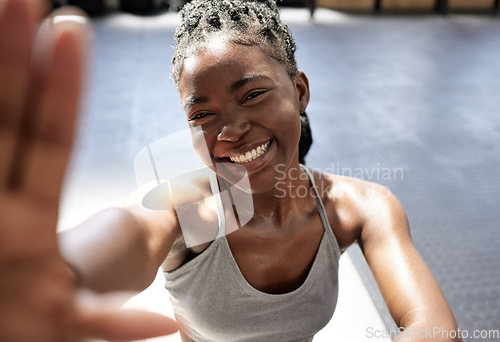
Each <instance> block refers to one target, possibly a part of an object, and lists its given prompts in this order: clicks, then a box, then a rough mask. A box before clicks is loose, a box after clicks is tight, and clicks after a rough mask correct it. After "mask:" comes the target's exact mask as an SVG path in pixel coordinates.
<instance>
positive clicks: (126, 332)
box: [0, 0, 176, 342]
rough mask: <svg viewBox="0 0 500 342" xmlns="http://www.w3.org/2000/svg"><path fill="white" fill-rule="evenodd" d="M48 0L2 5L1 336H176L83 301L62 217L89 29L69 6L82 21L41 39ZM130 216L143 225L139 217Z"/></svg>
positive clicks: (148, 317)
mask: <svg viewBox="0 0 500 342" xmlns="http://www.w3.org/2000/svg"><path fill="white" fill-rule="evenodd" d="M41 3H43V2H42V1H38V0H3V1H0V158H1V159H2V160H1V162H0V340H1V341H9V342H21V341H42V342H44V341H47V342H54V341H73V340H80V338H81V337H83V336H93V337H98V338H104V339H112V340H130V339H144V338H147V337H152V336H158V335H165V334H168V333H171V332H173V331H175V330H176V324H175V323H174V322H172V321H171V320H169V319H167V318H164V317H161V316H158V315H155V314H150V313H139V312H131V311H117V310H115V309H114V308H112V307H111V308H110V307H109V306H107V305H106V302H107V301H106V298H108V297H105V296H94V297H93V301H96V300H97V302H98V303H99V305H94V306H93V307H92V308H90V307H89V305H86V306H85V308H83V307H81V306H80V305H79V304H78V303H77V301H76V299H75V297H76V295H75V294H76V293H75V279H74V278H73V276H72V273H71V272H70V271H68V266H67V264H66V262H65V260H64V259H63V258H62V256H61V253H60V250H59V247H58V239H57V235H56V223H57V217H58V205H59V196H60V191H61V186H62V180H63V177H64V174H65V169H66V164H67V161H68V157H69V155H70V151H71V144H72V141H73V135H74V131H75V130H74V126H75V123H76V118H77V111H78V106H79V103H78V102H79V98H80V88H81V84H82V74H83V65H84V55H85V50H86V49H87V46H86V41H87V35H88V27H87V25H86V24H85V23H83V22H84V21H85V19H84V17H82V16H81V14H80V13H74V12H68V13H65V14H68V15H79V17H65V18H66V19H71V18H73V19H75V18H76V19H77V20H76V22H75V21H74V20H73V21H68V20H62V19H64V17H58V19H57V20H55V21H54V20H46V21H44V22H43V24H42V29H41V30H40V34H39V35H38V36H36V37H35V30H36V28H37V27H38V25H39V22H40V19H41V17H42V15H41V13H42V12H43V9H42V8H41V6H40V4H41ZM34 46H35V47H37V48H35V49H34V48H33V47H34ZM129 218H130V219H131V220H130V221H128V222H133V221H134V220H136V221H138V222H139V221H141V216H140V215H138V214H130V216H129ZM127 220H128V219H127ZM99 222H102V220H99ZM108 223H109V224H112V222H108ZM114 223H116V221H115V222H114ZM93 224H95V225H97V224H98V222H97V221H93ZM132 225H133V224H132ZM138 227H139V228H140V227H141V224H139V225H137V227H136V228H134V229H138ZM145 241H149V239H148V238H145ZM146 245H147V246H153V244H152V243H151V242H148V243H147V244H146ZM75 248H76V247H75ZM87 253H92V249H90V250H87Z"/></svg>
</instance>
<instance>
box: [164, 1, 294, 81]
mask: <svg viewBox="0 0 500 342" xmlns="http://www.w3.org/2000/svg"><path fill="white" fill-rule="evenodd" d="M180 15H181V18H182V23H181V25H180V26H179V28H178V29H177V30H176V32H175V39H176V42H177V47H176V50H175V53H174V57H173V59H172V64H173V68H172V76H173V78H174V83H175V85H176V87H177V88H178V87H179V80H180V74H181V71H182V66H183V62H184V59H185V58H186V57H187V56H188V54H189V49H190V48H191V47H192V46H194V45H198V44H202V43H204V42H206V41H207V40H208V39H209V38H211V37H212V36H214V35H216V34H224V35H225V36H227V37H228V38H229V39H231V40H232V41H234V42H236V43H239V44H243V45H259V44H263V45H264V46H265V48H264V51H265V52H266V53H267V54H269V55H270V56H271V57H273V58H274V59H276V60H278V61H279V62H281V63H283V64H284V65H285V66H286V68H287V72H288V74H289V75H290V77H294V76H295V75H296V74H297V63H296V61H295V50H296V47H295V41H294V39H293V37H292V35H291V33H290V30H289V29H288V26H287V25H285V24H284V23H283V22H281V20H280V15H279V9H278V6H277V5H276V2H275V1H273V0H262V1H245V0H193V1H192V2H190V3H187V4H186V5H185V6H184V7H183V8H182V9H181V11H180Z"/></svg>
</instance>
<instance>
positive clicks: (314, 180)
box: [0, 0, 457, 341]
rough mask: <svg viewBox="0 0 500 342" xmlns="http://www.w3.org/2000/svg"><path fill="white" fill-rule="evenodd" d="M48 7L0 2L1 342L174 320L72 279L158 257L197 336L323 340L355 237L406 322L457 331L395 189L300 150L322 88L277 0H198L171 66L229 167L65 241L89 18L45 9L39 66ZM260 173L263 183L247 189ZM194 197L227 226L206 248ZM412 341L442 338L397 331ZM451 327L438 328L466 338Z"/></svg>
mask: <svg viewBox="0 0 500 342" xmlns="http://www.w3.org/2000/svg"><path fill="white" fill-rule="evenodd" d="M39 10H40V9H39V8H38V7H37V4H36V3H31V2H30V1H28V0H5V1H4V2H3V4H2V9H1V10H0V11H2V12H0V13H1V24H0V25H2V27H1V30H0V32H2V33H1V40H0V44H1V46H2V60H1V68H2V75H6V76H4V77H3V79H2V84H1V87H2V89H1V91H0V93H1V95H0V96H1V97H0V107H1V108H2V118H3V119H4V120H2V121H1V124H2V129H1V131H0V132H2V138H1V140H0V149H1V151H2V156H5V157H4V160H5V163H2V169H1V171H0V172H1V173H0V181H1V182H2V186H3V189H2V192H1V196H2V197H1V203H2V206H1V208H2V209H1V210H2V215H1V216H0V220H1V221H0V223H1V235H0V238H1V239H0V241H1V242H0V243H1V244H2V246H1V247H2V248H1V252H0V261H1V262H0V265H2V278H1V279H2V280H1V281H2V283H1V285H0V286H1V289H2V291H1V293H2V296H3V297H2V299H1V309H0V310H1V312H0V313H1V315H0V317H7V318H5V319H4V318H2V320H1V321H0V337H1V339H2V340H8V341H33V340H38V341H58V340H61V341H66V340H70V339H72V338H77V337H81V336H86V335H87V336H88V335H92V336H98V337H101V338H108V339H122V340H127V339H139V338H145V337H147V336H157V335H161V334H167V333H170V332H172V331H173V330H175V323H173V322H170V321H168V320H166V319H161V318H159V317H157V316H155V315H152V314H146V313H142V314H141V313H134V312H114V311H112V310H110V309H102V308H98V309H96V308H93V309H89V307H88V305H86V306H84V307H82V305H81V304H78V303H77V302H75V300H74V292H75V287H76V286H75V285H78V287H80V288H86V289H92V290H94V291H97V292H111V291H117V290H142V289H144V288H146V287H147V286H148V285H149V284H150V283H151V281H152V280H153V278H154V276H155V275H156V271H157V269H158V267H160V266H161V267H162V268H163V270H164V271H165V275H166V279H167V283H166V286H167V288H168V289H169V291H170V294H171V296H172V301H173V304H174V308H175V312H176V317H177V319H178V321H179V323H180V329H181V336H182V338H183V340H184V341H310V340H311V339H312V337H313V336H314V334H315V333H316V332H317V331H318V330H319V329H321V328H322V327H323V326H324V325H325V324H326V323H327V322H328V320H329V318H330V317H331V315H332V314H333V311H334V308H335V303H336V296H337V273H336V272H337V265H338V258H339V256H340V254H341V252H342V251H343V250H344V249H345V248H347V247H348V246H349V245H351V244H352V243H354V242H358V243H359V244H360V246H361V248H362V250H363V253H364V255H365V257H366V259H367V261H368V264H369V265H370V268H371V269H372V272H373V274H374V276H375V279H376V280H377V282H378V284H379V287H380V289H381V292H382V295H383V296H384V299H385V301H386V303H387V306H388V308H389V310H390V312H391V314H392V315H393V317H394V320H395V321H396V323H397V324H398V326H401V327H405V329H406V330H407V331H416V332H419V331H427V330H433V329H434V328H436V327H438V328H440V329H441V330H447V331H451V330H456V329H457V326H456V322H455V319H454V317H453V314H452V313H451V310H450V308H449V306H448V304H447V302H446V299H445V298H444V296H443V294H442V293H441V290H440V289H439V286H438V285H437V283H436V281H435V280H434V278H433V276H432V274H431V273H430V271H429V270H428V268H427V267H426V265H425V263H424V262H423V260H422V259H421V257H420V256H419V254H418V252H417V251H416V249H415V247H414V246H413V244H412V242H411V239H410V234H409V229H408V223H407V220H406V216H405V213H404V210H403V208H402V207H401V205H400V203H399V202H398V200H397V199H396V198H395V197H394V196H393V195H392V194H390V193H388V192H387V191H385V188H383V187H381V186H378V185H376V184H372V183H367V182H363V181H361V180H357V179H352V178H347V177H339V176H334V175H329V174H323V173H320V172H312V171H310V170H309V169H307V168H305V167H304V166H302V165H301V164H300V163H299V160H303V157H304V155H305V153H306V152H307V149H308V146H307V145H308V144H307V143H306V144H304V143H302V144H300V147H299V140H300V138H301V136H302V137H304V134H303V133H301V131H302V129H303V128H304V129H305V126H304V127H301V117H302V118H304V117H305V116H304V114H303V113H305V110H306V107H307V104H308V102H309V84H308V80H307V77H306V75H305V74H304V73H303V72H302V71H298V70H297V68H296V63H295V59H294V51H295V44H294V41H293V38H292V37H291V35H290V33H289V31H288V28H287V27H286V25H284V24H283V23H282V22H281V21H280V19H279V14H278V10H277V7H276V5H275V3H274V2H272V1H262V2H253V1H249V2H243V3H242V2H239V1H203V0H202V1H193V2H192V3H191V4H190V5H189V6H187V7H186V8H185V9H184V10H183V13H182V15H183V23H182V25H181V27H180V28H179V29H178V31H177V32H176V38H177V41H178V46H177V50H176V53H175V55H174V60H173V62H174V68H173V75H174V80H175V83H176V86H177V88H178V89H179V92H180V96H181V100H182V105H183V107H184V109H185V112H186V117H187V120H188V122H189V125H190V128H191V130H192V140H193V146H194V148H195V151H196V152H197V153H198V155H199V156H200V158H201V159H202V160H203V162H204V163H205V164H206V165H207V166H208V167H209V168H210V169H212V170H213V171H215V172H216V174H217V177H216V178H215V177H214V176H213V174H211V173H210V172H208V173H207V174H206V175H205V174H201V175H200V174H196V175H194V176H192V177H191V178H189V179H188V180H187V181H186V183H185V184H183V186H182V187H180V188H178V189H176V188H174V187H172V186H171V187H170V190H169V191H164V192H162V193H161V197H160V198H159V199H158V200H159V201H160V202H161V203H171V206H170V208H169V207H168V205H165V208H164V210H151V209H147V208H145V207H144V206H143V205H142V203H143V198H142V196H140V195H137V196H135V197H136V198H137V199H136V201H135V203H131V204H130V205H129V206H128V207H127V208H116V209H108V210H106V211H104V212H102V213H100V214H98V215H96V216H95V217H92V218H90V219H89V220H87V221H86V222H84V223H82V224H81V225H80V226H79V227H77V228H75V229H73V230H72V231H70V232H69V233H66V234H63V235H61V236H60V239H59V243H58V241H57V238H56V234H55V228H54V227H55V225H56V220H57V203H58V196H59V190H60V186H61V179H62V176H63V174H64V168H65V164H66V161H67V158H68V153H69V147H68V146H69V145H70V142H71V138H72V132H73V125H74V119H75V112H76V108H77V102H78V94H79V85H80V82H81V81H80V80H81V73H82V72H81V69H82V63H83V54H84V43H83V42H84V40H85V39H86V38H85V35H86V28H85V25H82V24H81V22H82V21H83V20H82V19H77V20H76V22H75V20H72V21H68V20H66V21H65V20H64V19H68V17H61V16H59V17H56V20H53V21H52V22H50V23H46V24H45V25H44V30H43V32H42V33H41V36H42V37H40V38H44V39H47V38H48V37H50V41H51V42H52V43H51V44H50V45H49V46H50V48H49V49H45V51H41V49H40V50H36V51H35V63H33V67H32V68H31V69H30V67H29V56H30V51H31V46H32V41H33V34H32V29H33V28H34V27H35V24H36V22H37V21H36V18H38V17H39V15H38V13H37V12H38V11H39ZM80 18H81V17H80ZM69 19H74V17H71V18H69ZM7 32H18V36H17V37H13V36H12V35H11V34H8V33H7ZM35 46H36V45H35ZM44 46H47V45H46V44H45V45H44ZM47 50H48V51H47ZM47 56H49V58H47ZM50 56H52V57H51V58H50ZM28 99H29V101H28ZM4 112H5V113H6V114H5V115H4V114H3V113H4ZM303 141H304V140H303ZM299 150H300V151H299ZM245 177H247V178H248V181H249V184H250V188H244V187H241V186H239V185H238V184H239V181H240V180H241V179H243V178H245ZM224 182H228V183H229V184H230V186H234V187H236V188H237V189H239V190H240V191H243V192H245V193H250V194H251V198H252V201H251V207H252V213H253V215H252V217H251V219H250V220H249V221H248V222H245V224H244V223H243V222H242V220H241V215H240V212H237V210H236V214H235V215H234V222H236V224H237V225H238V229H228V226H227V225H225V224H224V223H227V222H228V220H227V218H228V217H230V215H231V214H230V212H231V210H232V208H231V201H229V202H227V201H226V202H225V203H224V201H223V199H222V196H221V194H220V192H221V191H222V188H221V186H222V185H221V184H223V183H224ZM304 188H305V189H308V191H307V193H305V194H304V193H303V192H299V191H298V189H304ZM192 203H195V210H193V211H191V212H190V213H193V212H194V213H196V214H194V215H191V216H194V217H195V221H196V219H200V220H201V219H202V220H201V221H203V222H206V224H207V226H210V227H212V225H211V224H210V223H213V222H215V223H216V224H215V226H213V227H215V229H213V230H208V232H205V233H206V234H208V235H209V236H212V237H213V238H212V239H209V241H206V242H204V243H200V244H190V243H187V241H188V237H189V236H188V235H187V234H186V227H185V225H183V223H182V222H181V220H180V208H184V207H185V206H189V205H190V204H192ZM25 213H30V215H29V216H27V215H26V214H25ZM200 220H198V221H200ZM233 230H234V231H233ZM229 233H230V234H229ZM195 238H196V237H195ZM212 240H213V241H212ZM189 241H191V240H189ZM67 265H71V268H70V269H69V268H68V266H67ZM72 276H73V277H72ZM33 284H36V286H33ZM8 293H15V294H16V295H15V296H14V295H12V296H6V295H4V294H8ZM14 298H15V299H14ZM100 298H101V300H102V297H100ZM86 303H88V300H87V302H86ZM26 327H29V329H28V328H26ZM413 337H417V338H416V339H414V340H418V341H421V340H425V338H427V337H429V336H427V335H425V336H421V335H414V334H407V335H402V336H400V337H399V338H398V340H399V341H406V340H411V338H413ZM440 338H441V336H430V337H429V340H432V341H448V340H450V341H451V340H452V339H448V340H447V339H444V338H441V339H440Z"/></svg>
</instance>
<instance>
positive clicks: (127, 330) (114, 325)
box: [75, 291, 179, 341]
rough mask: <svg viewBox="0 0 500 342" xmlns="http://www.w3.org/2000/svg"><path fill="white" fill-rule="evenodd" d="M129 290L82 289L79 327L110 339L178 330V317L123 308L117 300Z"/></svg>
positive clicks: (132, 338)
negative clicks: (100, 292) (94, 291)
mask: <svg viewBox="0 0 500 342" xmlns="http://www.w3.org/2000/svg"><path fill="white" fill-rule="evenodd" d="M126 297H130V293H127V294H123V293H112V294H105V295H97V294H91V293H89V292H87V291H86V292H85V293H81V294H79V295H78V297H77V298H78V299H77V312H78V313H77V319H76V322H75V324H76V327H75V328H76V331H77V332H78V333H79V335H81V336H84V337H89V338H98V339H103V340H108V341H135V340H144V339H147V338H153V337H158V336H164V335H170V334H173V333H175V332H177V331H178V330H179V327H178V324H177V322H175V320H173V319H171V318H169V317H167V316H164V315H161V314H157V313H153V312H146V311H139V310H129V309H127V310H123V309H122V310H120V309H119V305H117V304H118V303H121V302H122V300H123V299H125V298H126Z"/></svg>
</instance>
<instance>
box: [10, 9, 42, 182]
mask: <svg viewBox="0 0 500 342" xmlns="http://www.w3.org/2000/svg"><path fill="white" fill-rule="evenodd" d="M40 11H41V8H40V2H39V1H36V2H35V1H31V2H30V1H27V0H4V1H2V2H1V3H0V156H2V159H3V160H2V163H0V186H3V185H5V183H6V180H7V177H8V175H9V174H10V170H11V167H12V160H13V154H14V150H15V145H16V141H17V134H18V131H19V125H20V122H21V118H22V114H23V111H24V104H25V101H26V96H27V92H28V80H29V72H30V60H31V51H32V45H33V37H34V31H35V27H36V22H37V20H38V18H39V13H40Z"/></svg>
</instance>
